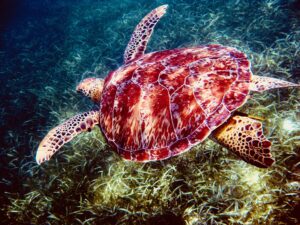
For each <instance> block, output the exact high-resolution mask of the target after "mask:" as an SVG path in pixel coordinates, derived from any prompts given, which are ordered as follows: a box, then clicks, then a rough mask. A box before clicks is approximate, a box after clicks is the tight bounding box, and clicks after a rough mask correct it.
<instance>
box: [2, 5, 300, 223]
mask: <svg viewBox="0 0 300 225" xmlns="http://www.w3.org/2000/svg"><path fill="white" fill-rule="evenodd" d="M162 4H168V5H169V9H168V12H167V14H166V15H165V16H164V17H163V18H162V19H161V21H160V22H159V23H158V24H157V26H156V28H155V30H154V33H153V35H152V38H151V40H150V42H149V45H148V48H147V52H151V51H159V50H164V49H173V48H177V47H190V46H197V45H205V44H211V43H218V44H222V45H226V46H232V47H236V48H238V49H239V50H241V51H243V52H245V53H246V54H247V55H248V57H249V59H250V61H251V64H252V71H253V73H254V74H257V75H260V76H271V77H275V78H280V79H283V80H288V81H291V82H294V83H300V41H299V40H300V2H299V1H298V0H286V1H283V0H261V1H246V0H228V1H222V0H210V1H206V0H202V1H196V0H170V1H161V0H156V1H146V0H141V1H132V0H124V1H118V0H72V1H71V0H62V1H54V0H52V1H51V0H45V1H39V0H30V1H29V0H23V1H22V0H13V1H9V0H4V1H1V3H0V81H1V88H0V105H1V108H0V147H1V151H0V173H1V177H0V178H1V180H0V218H1V220H0V221H1V222H0V223H1V224H151V225H152V224H188V225H196V224H197V225H198V224H299V223H300V219H299V212H300V197H299V189H300V179H299V175H300V174H299V173H300V167H299V162H300V155H299V154H300V141H299V140H300V122H299V121H300V101H299V100H300V98H299V96H300V95H299V93H300V92H299V89H298V90H296V89H292V88H290V89H284V90H272V91H269V92H265V93H262V94H254V95H253V96H252V98H251V99H250V100H249V101H248V102H247V104H246V105H244V106H243V107H242V108H241V109H240V111H242V112H245V113H248V114H250V115H254V116H258V117H261V118H263V120H264V129H265V133H266V135H267V136H268V138H269V139H270V140H271V141H272V142H273V148H272V154H273V156H274V157H275V158H276V164H274V165H273V166H272V167H270V168H268V169H259V168H256V167H254V166H251V165H249V164H246V163H245V162H243V161H241V160H239V159H238V157H237V156H235V155H233V154H232V153H231V152H229V151H228V150H226V149H224V148H222V147H220V146H219V145H217V144H215V143H213V142H212V141H209V140H208V141H206V142H204V143H202V144H200V145H199V146H197V147H195V148H193V149H192V150H190V151H189V152H187V153H185V154H182V155H180V156H178V157H174V158H170V159H168V160H165V161H162V162H160V161H159V162H151V163H145V164H140V163H134V162H126V161H124V160H122V159H121V158H120V157H119V156H118V155H117V154H115V153H114V152H113V151H112V150H111V149H110V148H109V146H107V145H106V144H105V141H104V139H103V137H102V135H101V133H100V131H99V129H95V130H94V131H93V132H91V133H88V134H82V135H80V136H78V137H76V138H75V139H74V140H73V141H72V142H71V143H68V144H66V145H65V146H64V147H63V148H62V149H61V150H60V151H59V152H58V153H57V154H55V156H53V158H52V159H51V160H50V161H49V162H47V163H45V164H43V165H41V166H38V165H37V164H36V162H35V159H34V157H35V153H36V149H37V146H38V144H39V142H40V141H41V140H42V138H43V137H44V136H45V135H46V133H47V131H49V130H50V129H51V128H52V127H54V126H55V125H57V124H59V123H61V122H63V121H64V120H66V119H67V118H70V117H71V116H73V115H75V114H76V113H78V112H82V111H86V110H89V109H91V108H92V107H93V104H92V103H91V102H90V101H89V100H88V99H86V98H84V97H82V96H81V95H78V94H77V93H76V91H75V87H76V85H77V84H78V82H80V81H81V80H82V79H83V78H86V77H90V76H98V77H101V78H104V77H105V76H106V75H107V74H108V72H109V71H111V70H114V69H116V68H118V67H120V66H122V64H123V52H124V50H125V48H126V45H127V43H128V41H129V39H130V36H131V33H132V31H133V29H134V27H135V26H136V25H137V23H138V22H139V21H140V20H141V19H142V18H143V16H144V15H146V14H147V13H148V12H150V11H151V10H152V9H154V8H156V7H157V6H159V5H162Z"/></svg>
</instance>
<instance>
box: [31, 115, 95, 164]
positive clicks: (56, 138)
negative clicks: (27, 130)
mask: <svg viewBox="0 0 300 225" xmlns="http://www.w3.org/2000/svg"><path fill="white" fill-rule="evenodd" d="M96 124H99V111H89V112H84V113H80V114H77V115H75V116H73V117H72V118H70V119H68V120H67V121H65V122H64V123H62V124H60V125H58V126H57V127H55V128H53V129H52V130H50V131H49V133H48V134H47V135H46V136H45V137H44V139H43V140H42V142H41V143H40V145H39V147H38V150H37V153H36V161H37V163H38V164H41V163H43V162H45V161H47V160H49V159H50V158H51V156H52V155H53V154H54V153H55V152H57V151H58V150H59V149H60V148H61V147H62V146H63V145H64V144H65V143H67V142H69V141H71V140H72V139H73V138H74V137H75V136H76V135H78V134H80V133H81V132H85V131H91V129H92V128H93V127H94V126H95V125H96Z"/></svg>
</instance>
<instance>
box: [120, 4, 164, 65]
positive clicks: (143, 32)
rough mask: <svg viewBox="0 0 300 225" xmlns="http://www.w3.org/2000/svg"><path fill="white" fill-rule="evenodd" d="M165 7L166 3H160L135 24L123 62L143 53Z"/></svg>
mask: <svg viewBox="0 0 300 225" xmlns="http://www.w3.org/2000/svg"><path fill="white" fill-rule="evenodd" d="M167 8H168V5H162V6H159V7H157V8H156V9H153V10H152V11H151V12H150V13H149V14H147V15H146V16H145V17H144V18H143V19H142V21H141V22H140V23H139V24H138V25H137V26H136V28H135V30H134V32H133V34H132V36H131V38H130V41H129V43H128V45H127V47H126V50H125V53H124V63H125V64H127V63H128V62H130V61H132V60H134V59H136V58H138V57H140V56H142V55H143V54H144V52H145V50H146V47H147V43H148V41H149V39H150V37H151V34H152V32H153V29H154V27H155V25H156V24H157V22H158V21H159V19H160V18H161V17H162V16H163V15H164V14H165V13H166V9H167Z"/></svg>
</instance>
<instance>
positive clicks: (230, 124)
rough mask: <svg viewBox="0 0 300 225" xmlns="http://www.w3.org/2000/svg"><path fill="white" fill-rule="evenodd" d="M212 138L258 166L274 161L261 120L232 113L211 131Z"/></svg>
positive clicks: (261, 166) (270, 163) (267, 164)
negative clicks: (225, 120) (224, 121)
mask: <svg viewBox="0 0 300 225" xmlns="http://www.w3.org/2000/svg"><path fill="white" fill-rule="evenodd" d="M212 137H213V139H215V140H216V141H217V142H218V143H219V144H221V145H222V146H224V147H226V148H228V149H229V150H231V151H232V152H234V153H235V154H237V155H238V156H239V157H241V158H242V159H243V160H244V161H246V162H248V163H250V164H252V165H255V166H257V167H260V168H267V167H269V166H271V165H272V164H273V163H274V161H275V160H274V159H273V158H272V155H271V152H270V149H271V142H270V141H269V140H267V138H266V137H265V136H264V134H263V129H262V124H261V122H259V121H257V120H254V119H251V118H249V117H246V116H241V115H234V116H232V117H230V118H229V119H228V121H227V122H226V123H225V124H223V125H222V126H220V127H218V128H217V129H216V130H215V131H214V132H213V133H212Z"/></svg>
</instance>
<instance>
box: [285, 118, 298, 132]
mask: <svg viewBox="0 0 300 225" xmlns="http://www.w3.org/2000/svg"><path fill="white" fill-rule="evenodd" d="M282 129H283V130H285V131H287V132H288V133H292V132H294V131H297V130H300V123H299V122H297V121H295V120H293V119H291V118H286V119H285V120H283V122H282Z"/></svg>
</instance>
